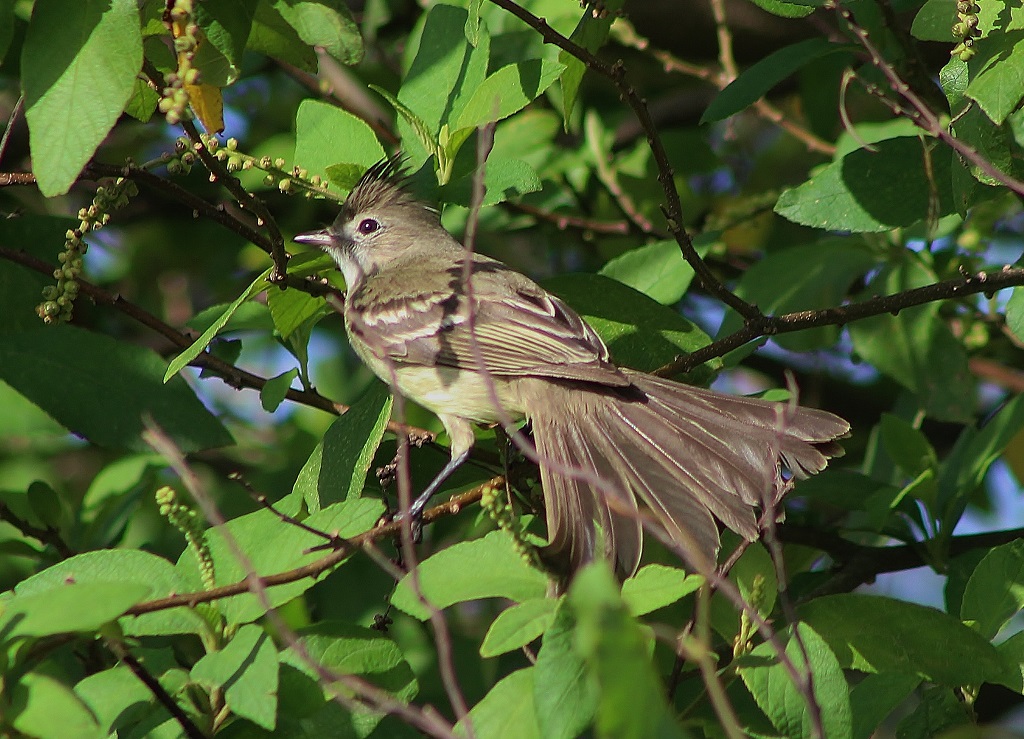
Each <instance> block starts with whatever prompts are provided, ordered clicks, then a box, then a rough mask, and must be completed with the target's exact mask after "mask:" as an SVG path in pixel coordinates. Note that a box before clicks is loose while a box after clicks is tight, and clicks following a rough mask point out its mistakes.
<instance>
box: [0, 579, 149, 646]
mask: <svg viewBox="0 0 1024 739" xmlns="http://www.w3.org/2000/svg"><path fill="white" fill-rule="evenodd" d="M151 592H152V588H151V587H150V586H149V585H146V584H143V583H123V582H116V581H112V582H99V581H94V582H88V583H75V582H71V583H68V584H65V585H63V586H61V587H56V588H51V589H49V590H44V591H41V592H36V593H31V594H28V595H22V594H20V593H19V594H16V595H15V596H14V597H13V598H10V599H9V600H7V601H5V602H4V611H3V614H2V615H0V639H2V640H3V641H11V640H12V639H17V638H19V637H26V636H28V637H33V636H50V635H51V634H62V633H66V632H76V631H96V630H97V629H99V628H100V627H101V626H102V625H103V624H105V623H108V622H110V621H114V620H115V619H117V617H118V616H120V615H121V614H122V613H124V612H125V611H126V610H128V609H129V608H131V607H132V606H134V605H135V604H136V603H141V602H142V601H143V600H145V599H146V598H147V597H149V595H150V594H151Z"/></svg>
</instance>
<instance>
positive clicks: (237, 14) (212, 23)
mask: <svg viewBox="0 0 1024 739" xmlns="http://www.w3.org/2000/svg"><path fill="white" fill-rule="evenodd" d="M255 10H256V8H255V6H254V4H253V3H251V2H248V0H203V2H201V3H197V4H196V5H195V10H194V17H195V21H196V23H197V24H198V26H199V28H200V29H201V30H202V31H203V34H204V35H205V37H206V38H205V39H202V40H201V41H200V43H199V46H198V47H197V48H196V52H195V55H194V57H193V60H192V62H193V64H194V65H195V67H196V69H198V70H199V71H200V74H201V79H202V81H203V83H205V84H207V85H213V86H214V87H226V86H227V85H229V84H231V83H232V82H234V81H235V80H236V79H238V75H239V74H240V72H241V68H242V52H244V51H245V42H246V40H248V38H249V30H250V29H251V28H252V17H253V13H254V12H255Z"/></svg>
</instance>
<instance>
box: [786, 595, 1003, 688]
mask: <svg viewBox="0 0 1024 739" xmlns="http://www.w3.org/2000/svg"><path fill="white" fill-rule="evenodd" d="M799 614H800V618H801V620H803V621H805V622H806V623H807V624H808V625H810V626H811V628H813V629H814V630H815V631H816V632H818V634H819V635H820V636H821V637H822V638H823V639H824V640H825V641H826V642H827V643H828V645H829V647H831V649H832V651H833V652H834V653H835V655H836V657H837V658H838V659H839V664H840V665H841V666H842V667H843V668H849V669H854V670H862V671H864V672H899V673H902V674H906V675H918V676H920V677H922V678H924V679H926V680H930V681H932V682H936V683H942V684H943V685H949V686H959V685H968V684H974V685H980V684H981V683H984V682H997V681H999V680H1000V679H1001V678H1002V677H1004V676H1005V674H1006V666H1005V664H1004V662H1003V660H1002V659H1001V657H1000V655H999V653H998V652H997V651H996V649H995V647H993V646H992V644H990V643H989V642H988V640H986V639H985V638H984V637H982V636H980V635H979V634H978V633H977V632H976V631H974V630H972V629H970V628H968V627H967V626H964V625H963V624H962V623H961V622H960V621H959V620H957V619H955V618H953V617H952V616H949V615H947V614H945V613H943V612H942V611H938V610H936V609H934V608H928V607H927V606H921V605H917V604H915V603H907V602H904V601H899V600H893V599H892V598H884V597H881V596H877V595H859V594H843V595H828V596H824V597H821V598H817V599H816V600H813V601H811V602H809V603H807V604H805V605H803V606H801V607H800V609H799ZM937 644H941V645H942V648H941V649H937V648H936V645H937Z"/></svg>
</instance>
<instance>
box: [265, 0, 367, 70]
mask: <svg viewBox="0 0 1024 739" xmlns="http://www.w3.org/2000/svg"><path fill="white" fill-rule="evenodd" d="M273 7H274V10H276V11H277V12H278V13H280V14H281V17H282V18H284V20H285V21H286V22H287V23H288V25H290V26H291V27H292V28H294V29H295V32H296V33H297V34H298V35H299V38H301V39H302V40H303V41H304V42H306V43H307V44H309V45H310V46H317V47H320V48H322V49H323V50H324V51H326V52H327V53H328V54H330V55H331V56H332V57H333V58H335V59H337V60H338V61H339V62H341V63H342V64H348V65H352V64H358V63H359V62H361V61H362V60H363V38H362V36H361V35H360V34H359V26H358V25H357V24H356V22H355V21H354V20H353V19H352V12H351V11H350V10H349V9H348V6H347V5H346V4H345V3H344V2H343V0H310V1H308V2H304V1H303V0H276V2H275V3H274V5H273Z"/></svg>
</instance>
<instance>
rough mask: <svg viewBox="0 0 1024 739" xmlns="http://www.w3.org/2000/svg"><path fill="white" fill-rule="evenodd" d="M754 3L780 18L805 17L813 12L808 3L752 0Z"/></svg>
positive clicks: (781, 0)
mask: <svg viewBox="0 0 1024 739" xmlns="http://www.w3.org/2000/svg"><path fill="white" fill-rule="evenodd" d="M753 3H754V5H756V6H757V7H759V8H761V9H762V10H767V11H768V12H769V13H771V14H772V15H777V16H779V17H780V18H806V17H807V16H809V15H810V14H811V13H813V12H814V8H813V7H810V6H808V5H800V4H797V3H787V2H783V0H753Z"/></svg>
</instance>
